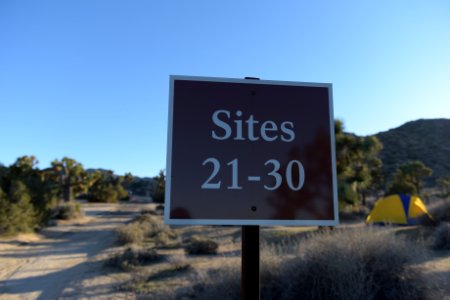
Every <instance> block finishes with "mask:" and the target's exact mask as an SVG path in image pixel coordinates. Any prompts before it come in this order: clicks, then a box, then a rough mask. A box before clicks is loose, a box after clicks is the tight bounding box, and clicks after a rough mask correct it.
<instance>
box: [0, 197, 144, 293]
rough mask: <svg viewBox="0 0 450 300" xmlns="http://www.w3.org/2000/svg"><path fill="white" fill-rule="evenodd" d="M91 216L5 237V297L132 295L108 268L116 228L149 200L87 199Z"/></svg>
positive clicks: (0, 283) (0, 289) (0, 278)
mask: <svg viewBox="0 0 450 300" xmlns="http://www.w3.org/2000/svg"><path fill="white" fill-rule="evenodd" d="M83 206H84V210H85V213H86V217H85V218H84V219H82V220H79V221H76V222H63V223H60V224H58V226H53V227H48V228H46V229H44V230H43V231H41V232H40V233H39V235H28V236H27V235H23V236H19V237H17V238H15V239H13V240H0V266H1V267H0V299H46V300H49V299H92V298H95V299H111V298H114V299H133V298H134V296H133V295H131V294H126V293H120V292H118V291H116V289H115V287H116V285H117V284H118V283H120V282H121V281H122V280H121V278H120V276H121V275H120V274H114V273H109V272H111V271H110V270H108V269H107V268H103V267H102V266H103V264H104V261H105V259H107V258H108V257H109V255H110V253H111V252H112V251H114V249H115V248H116V247H117V245H116V235H115V233H114V229H115V228H116V227H117V226H119V225H121V224H123V223H125V222H127V221H129V220H130V219H131V218H133V217H134V216H135V215H136V214H137V213H138V212H139V211H140V210H141V209H143V208H145V206H146V205H145V204H139V203H127V204H119V205H118V204H90V203H87V204H84V205H83Z"/></svg>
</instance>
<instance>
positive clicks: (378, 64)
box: [0, 0, 450, 176]
mask: <svg viewBox="0 0 450 300" xmlns="http://www.w3.org/2000/svg"><path fill="white" fill-rule="evenodd" d="M171 74H175V75H196V76H213V77H230V78H242V77H245V76H254V77H259V78H261V79H269V80H287V81H303V82H328V83H332V84H333V94H334V95H333V97H334V112H335V117H337V118H340V119H342V120H344V123H345V127H346V130H347V131H350V132H354V133H356V134H359V135H368V134H374V133H377V132H379V131H385V130H388V129H390V128H394V127H397V126H400V125H401V124H403V123H405V122H407V121H410V120H415V119H419V118H450V1H448V0H433V1H424V0H420V1H417V0H397V1H392V0H380V1H356V0H354V1H349V0H343V1H331V0H330V1H323V0H319V1H299V0H295V1H294V0H292V1H265V0H259V1H235V0H232V1H208V0H202V1H195V0H191V1H185V0H179V1H171V0H164V1H161V0H154V1H150V0H149V1H117V0H101V1H100V0H65V1H60V0H55V1H47V0H40V1H32V0H29V1H26V0H23V1H16V0H0V130H1V131H0V132H1V135H0V162H1V163H3V164H5V165H10V164H12V163H13V162H14V161H15V159H16V158H17V157H19V156H22V155H35V156H37V158H38V159H39V161H40V164H39V165H38V166H39V167H40V168H45V167H47V166H48V165H49V164H50V162H51V161H52V160H53V159H55V158H58V159H60V158H62V157H64V156H68V157H71V158H74V159H76V160H77V161H79V162H81V163H82V164H83V165H84V166H85V168H106V169H112V170H114V171H115V172H116V173H118V174H124V173H125V172H132V173H133V174H135V175H138V176H154V175H156V174H157V173H158V171H159V170H160V169H164V168H165V158H166V142H167V114H168V89H169V75H171Z"/></svg>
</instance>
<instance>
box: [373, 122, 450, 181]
mask: <svg viewBox="0 0 450 300" xmlns="http://www.w3.org/2000/svg"><path fill="white" fill-rule="evenodd" d="M376 136H377V137H378V138H379V139H380V141H381V142H382V143H383V146H384V148H383V150H382V151H381V154H380V155H381V159H382V160H383V165H384V166H383V168H384V173H385V176H386V177H385V178H386V179H387V180H389V179H390V177H391V176H392V175H393V173H394V172H395V170H396V168H397V167H398V166H399V165H400V164H402V163H405V162H407V161H410V160H420V161H422V162H423V163H424V164H425V165H427V166H428V167H430V168H431V169H432V170H433V175H432V176H431V178H429V179H428V180H427V183H428V184H434V183H435V182H436V179H438V178H440V177H443V176H450V119H420V120H417V121H411V122H408V123H405V124H404V125H402V126H400V127H397V128H394V129H391V130H388V131H385V132H380V133H378V134H376Z"/></svg>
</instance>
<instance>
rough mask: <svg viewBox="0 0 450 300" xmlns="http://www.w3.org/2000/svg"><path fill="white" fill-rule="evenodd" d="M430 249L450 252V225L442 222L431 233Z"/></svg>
mask: <svg viewBox="0 0 450 300" xmlns="http://www.w3.org/2000/svg"><path fill="white" fill-rule="evenodd" d="M432 247H433V249H435V250H450V223H445V222H442V223H441V225H439V227H437V228H436V230H435V231H434V233H433V236H432Z"/></svg>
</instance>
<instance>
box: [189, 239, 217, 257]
mask: <svg viewBox="0 0 450 300" xmlns="http://www.w3.org/2000/svg"><path fill="white" fill-rule="evenodd" d="M218 248H219V244H217V243H216V242H215V241H213V240H212V239H210V238H207V237H202V236H197V235H194V236H192V237H191V238H190V240H189V243H188V244H187V245H186V246H185V247H184V250H185V251H186V253H187V254H217V249H218Z"/></svg>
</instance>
